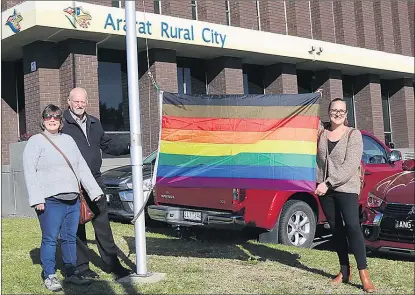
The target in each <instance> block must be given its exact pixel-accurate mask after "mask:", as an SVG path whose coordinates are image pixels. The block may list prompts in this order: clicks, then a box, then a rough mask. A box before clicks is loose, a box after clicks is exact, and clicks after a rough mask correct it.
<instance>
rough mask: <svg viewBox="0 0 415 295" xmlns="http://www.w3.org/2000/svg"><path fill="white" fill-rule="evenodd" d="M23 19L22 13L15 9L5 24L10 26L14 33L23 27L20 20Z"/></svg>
mask: <svg viewBox="0 0 415 295" xmlns="http://www.w3.org/2000/svg"><path fill="white" fill-rule="evenodd" d="M22 20H23V17H22V15H21V14H20V13H19V12H17V11H16V9H15V10H14V12H13V14H12V15H11V16H9V18H8V19H7V22H6V24H5V25H6V26H9V27H10V29H11V30H12V31H13V33H18V32H20V30H21V29H22V27H21V26H20V22H21V21H22Z"/></svg>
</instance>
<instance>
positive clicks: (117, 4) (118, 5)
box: [111, 1, 121, 8]
mask: <svg viewBox="0 0 415 295" xmlns="http://www.w3.org/2000/svg"><path fill="white" fill-rule="evenodd" d="M111 6H112V7H118V8H121V1H111Z"/></svg>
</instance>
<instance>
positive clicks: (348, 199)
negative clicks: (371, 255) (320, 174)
mask: <svg viewBox="0 0 415 295" xmlns="http://www.w3.org/2000/svg"><path fill="white" fill-rule="evenodd" d="M319 199H320V204H321V207H322V209H323V212H324V215H326V217H327V221H328V223H329V225H330V229H331V231H332V233H333V241H334V245H335V247H336V252H337V255H338V257H339V262H340V266H341V270H342V272H344V274H346V273H347V270H348V266H349V255H348V253H349V245H350V248H351V250H352V253H353V254H354V257H355V259H356V262H357V268H358V269H359V270H362V269H366V268H367V261H366V247H365V241H364V237H363V233H362V230H361V228H360V221H359V204H358V195H357V194H351V193H343V192H335V191H331V190H329V191H328V192H327V193H326V195H324V196H321V197H319ZM343 221H344V224H343Z"/></svg>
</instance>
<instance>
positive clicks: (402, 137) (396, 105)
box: [389, 79, 415, 148]
mask: <svg viewBox="0 0 415 295" xmlns="http://www.w3.org/2000/svg"><path fill="white" fill-rule="evenodd" d="M389 89H390V92H389V93H390V111H391V114H390V116H391V122H392V141H393V142H394V143H395V147H396V148H408V147H411V148H413V147H414V111H415V108H414V88H413V81H412V80H411V79H399V80H394V81H390V83H389Z"/></svg>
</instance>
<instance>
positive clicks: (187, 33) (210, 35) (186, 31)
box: [104, 13, 226, 48]
mask: <svg viewBox="0 0 415 295" xmlns="http://www.w3.org/2000/svg"><path fill="white" fill-rule="evenodd" d="M157 27H158V30H159V32H158V34H157V35H159V36H161V38H163V39H168V40H171V41H176V40H177V41H180V40H186V41H194V40H195V37H196V38H197V37H199V38H201V40H203V42H205V43H208V44H216V45H219V46H220V47H222V48H223V47H225V43H226V34H223V33H221V32H219V31H216V30H214V29H211V28H209V27H204V28H202V29H198V30H197V31H196V30H195V27H194V25H192V24H189V25H185V26H175V25H171V24H170V23H169V22H166V21H160V22H158V26H157ZM104 30H112V31H120V30H123V31H124V32H125V31H126V24H125V20H124V19H122V18H114V17H113V16H112V14H111V13H108V15H107V17H106V20H105V24H104ZM153 31H154V26H153V24H152V23H151V22H150V21H145V22H137V32H138V34H140V35H149V36H150V35H153V33H154V32H153Z"/></svg>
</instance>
